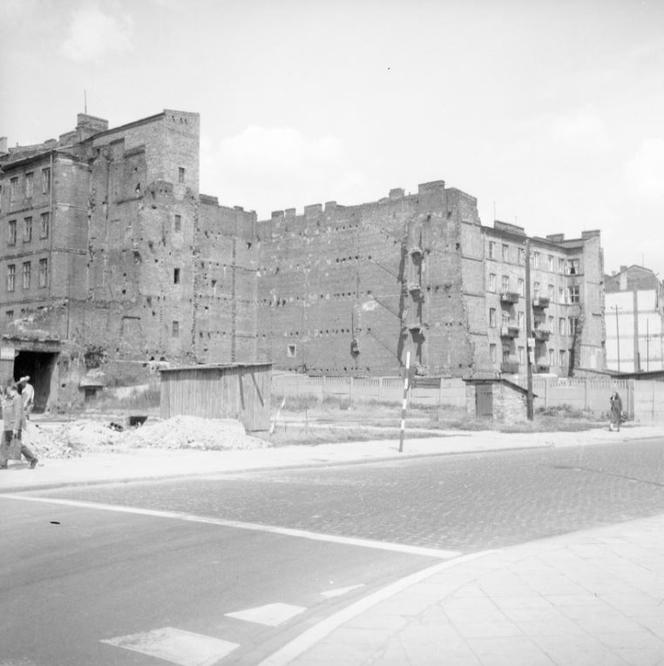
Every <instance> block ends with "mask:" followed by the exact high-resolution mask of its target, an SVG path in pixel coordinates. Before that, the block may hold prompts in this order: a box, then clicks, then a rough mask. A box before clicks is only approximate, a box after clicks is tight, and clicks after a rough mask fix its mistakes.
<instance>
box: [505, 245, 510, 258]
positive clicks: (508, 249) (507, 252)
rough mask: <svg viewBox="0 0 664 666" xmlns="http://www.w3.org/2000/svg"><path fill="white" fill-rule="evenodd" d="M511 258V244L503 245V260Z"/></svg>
mask: <svg viewBox="0 0 664 666" xmlns="http://www.w3.org/2000/svg"><path fill="white" fill-rule="evenodd" d="M509 260H510V246H509V245H503V261H509Z"/></svg>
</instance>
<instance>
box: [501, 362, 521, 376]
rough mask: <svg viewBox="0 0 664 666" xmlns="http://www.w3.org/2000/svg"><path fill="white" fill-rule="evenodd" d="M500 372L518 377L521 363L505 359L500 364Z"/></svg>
mask: <svg viewBox="0 0 664 666" xmlns="http://www.w3.org/2000/svg"><path fill="white" fill-rule="evenodd" d="M500 371H501V372H503V373H505V374H506V375H516V374H518V373H519V361H517V360H514V359H505V360H504V361H503V362H502V363H501V364H500Z"/></svg>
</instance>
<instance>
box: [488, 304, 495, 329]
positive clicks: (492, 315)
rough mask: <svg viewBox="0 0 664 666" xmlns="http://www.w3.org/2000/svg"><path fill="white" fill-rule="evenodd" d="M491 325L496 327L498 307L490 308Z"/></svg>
mask: <svg viewBox="0 0 664 666" xmlns="http://www.w3.org/2000/svg"><path fill="white" fill-rule="evenodd" d="M489 326H490V327H491V328H495V327H496V308H489Z"/></svg>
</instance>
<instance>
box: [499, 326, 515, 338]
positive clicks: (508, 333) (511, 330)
mask: <svg viewBox="0 0 664 666" xmlns="http://www.w3.org/2000/svg"><path fill="white" fill-rule="evenodd" d="M500 337H501V338H518V337H519V327H518V326H517V325H516V324H515V323H509V324H503V325H502V326H501V327H500Z"/></svg>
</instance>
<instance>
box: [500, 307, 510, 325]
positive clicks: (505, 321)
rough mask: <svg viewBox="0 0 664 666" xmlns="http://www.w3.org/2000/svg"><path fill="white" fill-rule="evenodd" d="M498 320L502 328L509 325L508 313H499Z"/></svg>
mask: <svg viewBox="0 0 664 666" xmlns="http://www.w3.org/2000/svg"><path fill="white" fill-rule="evenodd" d="M500 318H501V320H502V321H501V325H502V326H509V325H510V313H509V312H506V311H505V310H503V311H502V312H501V313H500Z"/></svg>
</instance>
